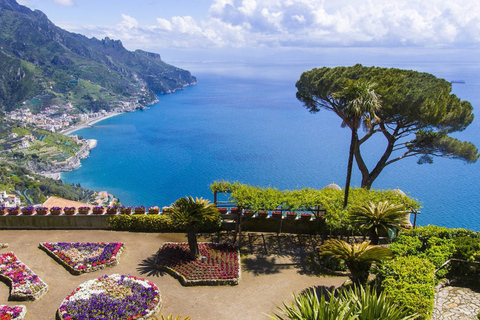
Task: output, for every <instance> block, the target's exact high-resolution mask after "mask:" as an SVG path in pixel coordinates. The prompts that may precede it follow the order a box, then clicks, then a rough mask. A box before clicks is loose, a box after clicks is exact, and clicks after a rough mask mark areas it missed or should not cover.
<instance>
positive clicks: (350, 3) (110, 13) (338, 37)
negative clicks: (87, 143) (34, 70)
mask: <svg viewBox="0 0 480 320" xmlns="http://www.w3.org/2000/svg"><path fill="white" fill-rule="evenodd" d="M18 2H19V3H20V4H23V5H25V6H27V7H29V8H31V9H32V10H34V9H39V10H41V11H43V12H44V13H45V14H46V15H47V16H48V17H49V18H50V20H52V22H53V23H55V24H56V25H58V26H60V27H61V28H64V29H66V30H68V31H71V32H76V33H81V34H84V35H86V36H88V37H96V38H99V39H101V38H104V37H110V38H112V39H119V40H121V41H122V43H123V45H124V46H125V47H126V48H127V49H129V50H135V49H143V50H148V51H152V52H157V53H165V52H166V53H167V54H169V55H171V56H172V58H175V55H180V56H184V57H193V56H195V55H197V56H201V57H202V59H205V52H208V53H209V54H210V55H212V56H215V55H216V56H217V57H218V56H222V55H223V56H225V55H228V54H233V55H235V54H237V55H238V56H241V55H244V54H245V53H246V52H248V53H252V52H257V53H258V52H272V51H275V52H285V51H289V52H309V51H315V50H319V49H324V48H365V47H366V48H383V49H394V50H398V49H405V50H407V51H408V50H409V49H412V48H424V49H431V50H451V49H457V48H466V49H478V48H479V47H480V0H135V1H132V0H18ZM162 57H163V55H162Z"/></svg>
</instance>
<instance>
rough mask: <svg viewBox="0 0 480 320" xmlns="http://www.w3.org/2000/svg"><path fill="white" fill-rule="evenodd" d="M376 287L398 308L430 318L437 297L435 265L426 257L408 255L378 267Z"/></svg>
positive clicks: (421, 317) (423, 317)
mask: <svg viewBox="0 0 480 320" xmlns="http://www.w3.org/2000/svg"><path fill="white" fill-rule="evenodd" d="M376 274H377V278H376V281H377V284H378V285H379V286H380V288H381V289H382V290H383V291H384V292H386V293H387V296H388V297H389V298H391V299H392V300H393V301H395V302H396V303H397V304H398V306H399V307H401V308H405V309H407V310H409V313H410V314H413V313H417V314H418V315H419V319H430V318H431V315H432V311H433V302H434V298H435V266H434V265H433V263H431V262H430V261H429V260H427V259H425V258H420V257H415V256H408V257H398V258H396V259H395V260H391V261H387V262H383V263H382V264H381V265H378V266H377V269H376Z"/></svg>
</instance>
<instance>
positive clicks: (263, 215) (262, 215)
mask: <svg viewBox="0 0 480 320" xmlns="http://www.w3.org/2000/svg"><path fill="white" fill-rule="evenodd" d="M257 217H259V218H261V219H265V218H267V217H268V211H258V213H257Z"/></svg>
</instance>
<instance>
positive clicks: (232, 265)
mask: <svg viewBox="0 0 480 320" xmlns="http://www.w3.org/2000/svg"><path fill="white" fill-rule="evenodd" d="M198 248H199V250H200V255H201V256H202V259H199V260H192V259H191V258H190V249H189V247H188V243H165V244H164V245H163V246H162V247H161V248H160V250H159V251H158V252H157V258H156V261H155V266H156V267H157V268H158V269H161V270H165V271H166V272H168V273H170V274H172V275H173V276H175V277H177V278H179V279H180V282H181V283H182V284H183V285H186V286H192V285H226V284H227V285H228V284H229V285H237V284H238V281H239V279H240V261H239V259H240V255H239V253H238V247H237V246H235V245H232V244H228V243H199V244H198Z"/></svg>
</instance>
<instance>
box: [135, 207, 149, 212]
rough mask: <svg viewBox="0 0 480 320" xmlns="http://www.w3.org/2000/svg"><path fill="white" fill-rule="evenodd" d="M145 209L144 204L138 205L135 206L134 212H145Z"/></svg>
mask: <svg viewBox="0 0 480 320" xmlns="http://www.w3.org/2000/svg"><path fill="white" fill-rule="evenodd" d="M146 211H147V209H146V208H145V207H144V206H138V207H135V210H134V212H135V214H145V212H146Z"/></svg>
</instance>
